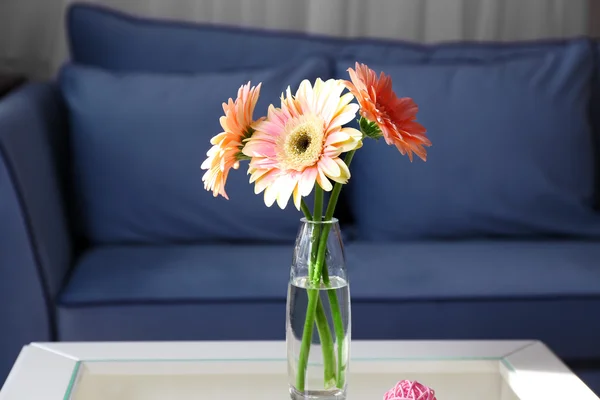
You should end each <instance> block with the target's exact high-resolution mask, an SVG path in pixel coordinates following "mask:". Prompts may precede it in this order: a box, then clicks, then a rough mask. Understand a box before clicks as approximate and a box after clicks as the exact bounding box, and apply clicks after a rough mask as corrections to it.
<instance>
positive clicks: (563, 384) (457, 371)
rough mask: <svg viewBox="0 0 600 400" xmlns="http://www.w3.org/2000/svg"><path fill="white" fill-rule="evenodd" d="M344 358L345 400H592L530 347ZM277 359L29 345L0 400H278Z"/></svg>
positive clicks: (405, 344) (280, 373) (280, 356)
mask: <svg viewBox="0 0 600 400" xmlns="http://www.w3.org/2000/svg"><path fill="white" fill-rule="evenodd" d="M351 352H352V353H351V355H352V356H351V363H350V374H349V377H348V399H350V400H367V399H381V398H382V397H383V395H384V393H385V392H386V391H387V390H388V389H390V388H391V387H393V386H394V385H395V384H396V383H397V382H398V381H400V380H403V379H409V380H417V381H419V382H421V383H423V384H425V385H427V386H429V387H431V388H432V389H434V390H435V391H436V397H437V399H438V400H540V399H543V400H565V399H577V400H600V399H599V398H598V397H597V396H596V395H595V394H594V393H593V392H592V391H591V390H590V389H589V388H588V387H587V386H586V385H585V384H584V383H583V382H581V380H580V379H579V378H578V377H577V376H576V375H575V374H573V373H572V372H571V371H570V370H569V369H568V368H567V367H566V366H565V365H564V363H563V362H562V361H561V360H560V359H559V358H558V357H556V355H555V354H553V353H552V351H551V350H550V349H549V348H548V347H547V346H545V345H544V344H543V343H541V342H538V341H510V340H509V341H460V340H455V341H353V342H352V350H351ZM285 354H286V347H285V343H284V342H225V341H222V342H201V341H200V342H81V343H32V344H30V345H28V346H25V347H24V348H23V350H22V351H21V354H20V355H19V357H18V359H17V361H16V362H15V365H14V367H13V369H12V371H11V373H10V375H9V377H8V378H7V381H6V384H5V385H4V387H2V390H1V391H0V400H20V399H44V400H100V399H102V400H104V399H111V400H125V399H126V400H154V399H161V400H165V399H166V400H170V399H177V400H186V399H190V400H191V399H211V400H212V399H248V400H259V399H260V400H269V399H279V400H283V399H289V398H290V397H289V392H288V378H287V360H286V358H285ZM309 371H311V369H310V368H309ZM307 379H308V384H309V387H310V382H311V380H313V379H314V380H319V381H320V380H321V379H322V376H312V375H311V374H310V372H309V375H308V377H307Z"/></svg>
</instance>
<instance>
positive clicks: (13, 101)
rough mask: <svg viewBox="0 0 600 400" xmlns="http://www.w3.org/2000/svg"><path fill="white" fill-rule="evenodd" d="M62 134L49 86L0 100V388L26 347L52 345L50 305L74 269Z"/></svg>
mask: <svg viewBox="0 0 600 400" xmlns="http://www.w3.org/2000/svg"><path fill="white" fill-rule="evenodd" d="M67 133H68V132H67V124H66V113H65V109H64V106H63V103H62V99H61V96H60V93H59V92H58V90H57V88H56V87H55V86H54V84H51V83H34V84H28V85H26V86H23V87H21V88H20V89H18V90H16V91H14V92H12V93H11V94H10V95H8V96H6V97H4V98H3V99H2V100H0V321H1V322H0V326H1V328H0V384H1V383H2V382H4V379H5V378H6V376H7V374H8V371H9V369H10V365H11V364H12V363H13V362H14V360H15V359H16V357H17V355H18V353H19V350H20V348H21V347H22V346H23V345H24V344H26V343H29V342H32V341H47V340H54V339H55V338H56V335H55V332H54V331H55V323H54V304H53V303H54V298H55V296H56V295H57V293H58V291H59V290H60V288H61V286H62V283H63V280H64V278H65V276H66V274H67V272H68V270H69V268H70V265H71V261H72V243H71V236H70V233H69V227H68V223H67V219H66V213H65V206H64V202H63V200H64V193H63V191H62V190H61V188H62V187H64V183H65V180H64V176H65V170H66V162H67V161H68V158H67V150H68V147H67V146H68V143H67ZM0 386H1V385H0Z"/></svg>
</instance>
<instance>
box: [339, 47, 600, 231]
mask: <svg viewBox="0 0 600 400" xmlns="http://www.w3.org/2000/svg"><path fill="white" fill-rule="evenodd" d="M347 66H348V65H347V63H345V62H340V63H338V67H337V71H336V74H337V75H338V76H343V75H345V74H346V73H345V69H346V68H347ZM371 67H373V68H374V69H375V70H383V71H385V72H387V73H388V74H390V75H391V77H392V79H393V84H394V90H395V91H396V93H398V94H399V95H401V96H408V97H412V98H414V99H415V101H416V102H417V104H418V105H419V106H420V112H419V115H418V118H419V121H420V122H422V123H423V124H424V125H425V127H427V128H428V130H429V136H430V138H431V141H432V142H433V146H432V147H431V148H430V149H429V157H428V161H427V163H422V162H420V161H415V162H414V163H413V164H410V163H409V162H408V158H406V157H401V156H400V154H398V152H397V150H396V149H395V148H393V147H389V146H386V145H385V143H384V142H383V141H380V142H378V143H374V142H371V141H368V142H367V143H366V145H365V147H364V149H362V150H360V151H359V152H358V153H357V155H356V157H355V161H354V162H353V165H352V168H353V182H352V184H351V187H350V188H351V192H350V196H351V197H350V205H351V207H352V209H353V212H354V215H355V218H356V220H357V229H358V235H359V236H360V237H361V238H364V239H372V240H397V239H404V238H438V237H465V236H482V235H510V236H514V235H525V236H528V235H540V234H548V235H562V234H567V235H571V234H572V235H594V236H596V235H599V234H600V218H599V217H598V215H597V214H596V213H594V211H593V209H592V206H593V195H594V192H595V190H594V189H595V188H594V154H595V151H594V147H593V144H594V141H593V138H592V132H591V129H590V124H589V116H588V112H589V110H588V108H589V102H590V87H591V80H592V70H593V68H594V65H593V50H592V47H591V46H590V42H588V41H585V40H578V41H573V42H571V43H569V44H566V45H564V46H562V47H559V48H553V49H549V50H547V51H545V52H537V53H534V54H526V55H514V56H511V57H505V58H503V59H496V60H495V61H489V62H476V63H474V62H453V63H451V62H447V61H443V62H442V61H439V62H429V63H427V64H419V63H415V64H412V65H409V64H404V65H400V64H388V65H383V64H372V65H371ZM374 194H376V195H374Z"/></svg>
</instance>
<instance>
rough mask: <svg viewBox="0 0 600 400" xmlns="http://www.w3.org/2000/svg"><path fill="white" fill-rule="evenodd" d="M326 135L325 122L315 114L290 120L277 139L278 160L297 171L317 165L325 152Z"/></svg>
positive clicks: (284, 166)
mask: <svg viewBox="0 0 600 400" xmlns="http://www.w3.org/2000/svg"><path fill="white" fill-rule="evenodd" d="M324 136H325V127H324V122H323V120H322V119H320V118H318V117H316V116H314V115H303V116H300V117H298V118H294V119H291V120H289V121H288V122H287V124H286V125H285V129H284V132H283V135H281V136H280V137H279V139H278V141H277V160H278V161H279V162H280V163H281V164H282V166H283V168H285V169H292V170H296V171H302V170H304V169H305V168H306V167H310V166H313V165H315V163H316V162H317V161H318V160H319V157H321V153H322V152H323V138H324Z"/></svg>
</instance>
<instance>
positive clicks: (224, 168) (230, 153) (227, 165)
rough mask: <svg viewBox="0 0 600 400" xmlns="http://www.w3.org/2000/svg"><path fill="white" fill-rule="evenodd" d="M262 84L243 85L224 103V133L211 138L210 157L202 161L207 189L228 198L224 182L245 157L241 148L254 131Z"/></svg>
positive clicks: (222, 125) (221, 119)
mask: <svg viewBox="0 0 600 400" xmlns="http://www.w3.org/2000/svg"><path fill="white" fill-rule="evenodd" d="M260 85H261V84H260V83H259V84H258V86H256V87H254V86H253V87H250V82H248V83H247V84H245V85H242V86H241V87H240V88H239V90H238V94H237V98H236V99H235V101H233V99H231V98H230V99H229V102H227V103H223V111H224V113H225V115H224V116H222V117H221V118H220V119H219V122H220V123H221V127H222V128H223V132H221V133H219V134H218V135H217V136H215V137H213V138H212V139H211V140H210V143H211V144H212V145H213V146H212V147H211V148H210V150H209V151H208V152H207V153H206V155H207V156H208V158H207V159H206V160H205V161H204V162H203V163H202V166H201V167H200V168H202V169H206V170H208V171H206V172H205V173H204V176H202V181H203V182H204V188H205V189H206V190H209V191H211V190H212V192H213V195H214V196H215V197H217V196H218V195H221V196H223V197H225V198H226V199H229V197H227V193H226V192H225V183H226V182H227V175H228V174H229V170H230V169H231V168H233V169H238V168H239V166H240V159H243V158H245V157H243V154H242V148H243V146H244V140H245V139H247V138H249V137H250V136H251V135H252V133H253V131H254V130H253V128H252V125H253V124H254V121H253V120H252V114H253V113H254V107H255V106H256V102H257V100H258V96H259V94H260Z"/></svg>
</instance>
